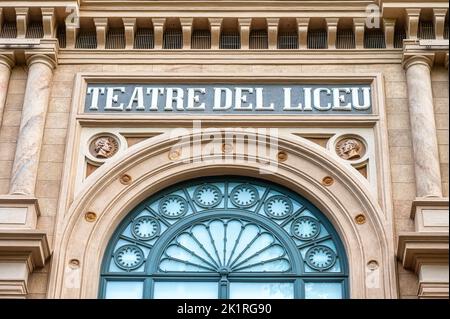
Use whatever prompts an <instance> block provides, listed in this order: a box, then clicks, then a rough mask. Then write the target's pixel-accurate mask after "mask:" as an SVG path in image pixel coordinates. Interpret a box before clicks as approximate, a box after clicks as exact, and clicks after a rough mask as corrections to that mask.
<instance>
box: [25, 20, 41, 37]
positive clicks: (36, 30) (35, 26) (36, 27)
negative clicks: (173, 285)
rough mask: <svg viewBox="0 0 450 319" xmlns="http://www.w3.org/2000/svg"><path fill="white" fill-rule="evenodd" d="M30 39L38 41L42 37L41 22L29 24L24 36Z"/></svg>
mask: <svg viewBox="0 0 450 319" xmlns="http://www.w3.org/2000/svg"><path fill="white" fill-rule="evenodd" d="M25 36H26V37H27V38H30V39H40V38H43V37H44V28H43V26H42V22H30V24H29V25H28V27H27V33H26V35H25Z"/></svg>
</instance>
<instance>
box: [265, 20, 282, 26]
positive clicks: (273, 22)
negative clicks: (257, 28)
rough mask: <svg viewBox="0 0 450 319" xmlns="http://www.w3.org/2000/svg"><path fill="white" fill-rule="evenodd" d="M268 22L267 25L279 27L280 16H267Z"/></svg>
mask: <svg viewBox="0 0 450 319" xmlns="http://www.w3.org/2000/svg"><path fill="white" fill-rule="evenodd" d="M266 22H267V27H278V23H279V22H280V18H267V19H266Z"/></svg>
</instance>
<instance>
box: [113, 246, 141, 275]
mask: <svg viewBox="0 0 450 319" xmlns="http://www.w3.org/2000/svg"><path fill="white" fill-rule="evenodd" d="M144 260H145V259H144V252H143V251H142V249H140V248H139V247H137V246H135V245H125V246H122V247H120V248H119V249H118V250H117V251H116V252H115V253H114V262H115V263H116V265H117V266H119V267H120V268H122V269H126V270H133V269H136V268H139V267H140V266H141V265H142V264H143V263H144Z"/></svg>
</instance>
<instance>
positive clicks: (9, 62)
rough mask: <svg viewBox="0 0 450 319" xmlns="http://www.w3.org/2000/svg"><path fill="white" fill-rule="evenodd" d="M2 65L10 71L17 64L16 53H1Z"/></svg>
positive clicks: (0, 60)
mask: <svg viewBox="0 0 450 319" xmlns="http://www.w3.org/2000/svg"><path fill="white" fill-rule="evenodd" d="M0 64H3V65H6V66H7V67H9V68H10V69H12V68H13V67H14V65H15V64H16V61H15V58H14V52H12V51H11V52H4V51H2V52H0Z"/></svg>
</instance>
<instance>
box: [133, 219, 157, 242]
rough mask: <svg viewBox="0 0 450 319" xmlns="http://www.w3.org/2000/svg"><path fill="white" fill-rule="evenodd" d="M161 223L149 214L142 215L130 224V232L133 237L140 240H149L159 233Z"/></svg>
mask: <svg viewBox="0 0 450 319" xmlns="http://www.w3.org/2000/svg"><path fill="white" fill-rule="evenodd" d="M160 230H161V225H160V224H159V222H158V221H157V220H156V219H155V218H153V217H150V216H142V217H139V218H138V219H136V220H135V221H134V222H133V224H132V225H131V232H132V233H133V235H134V237H136V238H138V239H141V240H150V239H152V238H155V237H156V236H158V235H159V232H160Z"/></svg>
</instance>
